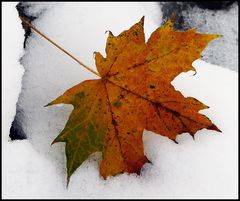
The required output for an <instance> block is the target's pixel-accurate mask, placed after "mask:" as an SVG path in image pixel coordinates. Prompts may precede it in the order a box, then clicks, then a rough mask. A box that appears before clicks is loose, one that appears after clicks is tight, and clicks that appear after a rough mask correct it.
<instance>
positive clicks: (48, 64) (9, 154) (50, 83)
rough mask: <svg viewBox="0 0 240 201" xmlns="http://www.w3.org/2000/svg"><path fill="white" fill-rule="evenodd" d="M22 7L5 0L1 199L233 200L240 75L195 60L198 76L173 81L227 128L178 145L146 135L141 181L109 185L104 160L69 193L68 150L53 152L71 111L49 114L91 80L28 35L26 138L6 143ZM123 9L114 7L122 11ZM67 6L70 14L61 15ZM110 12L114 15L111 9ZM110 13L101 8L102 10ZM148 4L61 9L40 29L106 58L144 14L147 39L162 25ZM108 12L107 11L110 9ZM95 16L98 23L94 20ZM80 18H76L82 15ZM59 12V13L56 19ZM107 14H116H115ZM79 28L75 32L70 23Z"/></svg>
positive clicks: (82, 172)
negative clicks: (112, 37) (110, 39)
mask: <svg viewBox="0 0 240 201" xmlns="http://www.w3.org/2000/svg"><path fill="white" fill-rule="evenodd" d="M15 5H16V3H3V5H2V6H3V9H2V10H3V14H2V16H3V20H2V22H3V36H2V37H3V53H2V54H3V68H2V72H3V75H2V79H3V86H2V91H3V100H2V104H3V107H2V108H3V111H2V126H3V127H2V162H3V164H2V176H3V179H2V192H3V198H237V196H238V194H237V193H238V192H237V189H238V181H237V178H238V172H237V170H238V149H237V148H238V131H237V125H238V115H237V112H238V86H237V79H238V75H237V73H236V72H233V71H230V70H228V69H225V68H222V67H219V66H214V65H211V64H208V63H206V62H203V61H201V60H198V61H196V62H194V64H193V65H194V66H195V67H196V69H197V75H195V76H192V74H193V73H192V72H188V73H184V74H181V75H180V76H178V77H177V78H176V79H175V80H174V81H173V84H174V86H175V87H176V89H178V90H180V91H181V92H182V93H183V94H184V95H185V96H192V97H195V98H197V99H199V100H201V101H202V102H204V103H205V104H206V105H208V106H210V109H207V110H204V111H202V113H204V114H206V115H207V116H208V117H209V118H210V119H211V120H212V121H213V122H214V123H215V124H216V125H217V126H218V127H219V128H220V129H221V130H222V133H216V132H214V131H209V130H205V129H204V130H201V131H199V132H198V133H197V134H196V136H195V141H193V140H192V138H191V136H190V135H187V134H183V135H181V136H179V137H178V139H177V140H178V142H179V144H175V143H173V142H172V141H170V140H168V139H166V138H164V137H161V136H159V135H155V134H154V133H151V132H147V131H145V133H144V137H143V141H144V147H145V154H146V155H147V156H148V158H149V159H150V160H151V161H152V163H153V164H146V165H145V166H144V167H143V169H142V172H141V174H142V175H141V176H140V177H139V176H136V175H134V174H132V175H127V174H122V175H118V176H116V177H112V178H109V179H107V180H103V179H102V178H101V177H100V176H99V173H98V163H99V160H100V158H101V154H95V155H93V156H92V157H90V159H89V160H87V161H86V162H84V164H83V165H82V166H81V167H80V168H78V170H77V171H76V172H75V173H74V175H73V176H72V178H71V182H70V185H69V188H68V189H66V173H65V168H64V167H65V163H66V161H65V156H64V145H63V144H57V145H54V146H52V147H51V146H50V143H51V141H52V140H53V138H55V136H56V135H57V134H58V133H59V130H61V129H62V128H63V126H64V123H65V122H66V120H67V118H68V115H69V112H70V111H71V107H70V106H63V107H51V108H43V107H42V106H43V105H45V104H46V103H48V102H49V101H50V100H52V99H53V98H55V97H57V96H58V95H59V94H61V93H62V92H64V91H65V90H66V89H68V88H69V87H71V86H73V85H75V84H77V83H78V82H80V81H82V80H84V79H91V78H93V77H94V76H92V75H91V74H89V73H88V72H86V71H85V70H84V69H82V68H81V67H80V66H78V65H77V64H76V63H74V61H72V60H71V59H70V58H68V57H67V56H65V55H64V54H63V53H61V52H60V51H59V50H57V49H56V48H54V47H53V46H52V45H50V44H49V43H48V42H46V41H45V40H44V39H42V38H41V37H39V36H38V35H36V34H33V35H32V36H31V37H30V38H29V42H28V44H29V45H27V49H26V52H25V56H24V57H23V64H24V67H25V69H26V71H25V75H24V78H23V79H25V84H26V85H25V86H24V88H23V91H22V98H21V100H20V103H21V104H22V107H23V108H24V109H25V114H26V119H25V120H24V121H25V122H24V125H25V131H27V135H28V140H22V141H10V140H9V137H8V136H9V128H10V125H11V122H12V120H13V118H14V115H15V111H16V102H17V98H18V95H19V93H20V90H21V77H22V75H23V67H22V66H21V65H20V64H19V62H18V60H19V58H20V57H21V56H22V54H23V49H22V43H23V40H24V38H23V34H24V33H23V29H22V28H21V24H20V20H19V19H18V17H17V16H18V14H17V11H16V9H15ZM116 5H117V6H116ZM63 8H64V9H63ZM110 8H111V9H110ZM104 9H105V10H104ZM152 9H153V7H151V5H150V4H149V7H148V9H144V8H143V6H142V4H137V3H128V4H125V3H119V4H114V5H113V4H108V5H105V6H103V5H102V4H96V5H95V6H94V7H93V6H92V5H89V3H85V4H81V6H80V7H78V6H76V5H73V4H71V3H69V4H66V3H65V4H59V5H57V6H55V7H54V9H53V10H52V11H51V12H46V13H45V15H44V16H42V17H41V18H39V19H37V20H36V22H35V25H36V26H37V27H38V28H39V29H40V30H42V31H43V32H44V33H46V34H47V35H49V36H50V37H51V38H52V39H54V40H55V41H56V42H58V43H59V44H61V45H62V46H63V47H64V48H66V49H67V50H69V51H70V52H72V53H73V55H75V56H76V57H77V58H79V59H80V60H82V61H83V62H84V63H86V64H87V65H89V66H92V67H94V60H93V56H92V53H93V51H101V52H104V48H105V42H106V41H105V40H106V37H107V35H106V34H104V32H105V31H106V30H109V29H110V30H111V31H112V32H113V33H114V34H118V33H119V32H120V31H122V30H124V29H127V28H128V27H130V26H131V25H132V24H134V23H135V22H137V21H138V20H139V19H140V18H141V16H142V15H145V19H146V21H145V32H146V36H147V38H148V37H149V35H150V33H151V32H152V31H153V30H154V29H155V28H156V27H157V25H156V23H155V21H154V19H153V20H152V18H151V13H150V11H151V10H152ZM107 10H108V12H106V11H107ZM96 13H97V14H98V17H97V18H96V17H94V18H93V17H90V16H94V14H96ZM80 15H81V16H82V17H81V18H79V17H78V16H80ZM59 16H61V17H59ZM110 16H114V17H112V18H110ZM73 25H74V26H73Z"/></svg>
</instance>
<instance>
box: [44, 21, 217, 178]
mask: <svg viewBox="0 0 240 201" xmlns="http://www.w3.org/2000/svg"><path fill="white" fill-rule="evenodd" d="M143 24H144V18H142V19H141V20H140V21H139V22H138V23H137V24H135V25H134V26H132V27H131V28H130V29H129V30H126V31H124V32H122V33H121V34H120V35H118V36H114V35H113V34H112V33H111V32H109V36H108V39H107V44H106V55H107V56H106V58H104V57H103V56H102V55H101V54H100V53H98V52H95V60H96V66H97V70H98V72H99V74H100V76H101V79H98V80H87V81H84V82H82V83H80V84H78V85H76V86H74V87H73V88H71V89H69V90H67V91H66V92H65V93H64V94H63V95H61V96H60V97H58V98H57V99H55V100H54V101H52V102H51V103H49V104H48V105H53V104H59V103H64V104H72V105H73V106H74V109H73V111H72V113H71V115H70V117H69V120H68V122H67V124H66V126H65V128H64V129H63V131H62V132H61V133H60V134H59V136H58V137H57V138H56V139H55V140H54V141H53V143H56V142H65V143H66V149H65V150H66V157H67V175H68V177H67V178H68V182H69V179H70V177H71V175H72V174H73V172H74V171H75V170H76V169H77V168H78V167H79V166H80V165H81V164H82V163H83V162H84V161H85V160H86V159H87V158H88V157H89V155H91V154H92V153H95V152H102V161H101V164H100V174H101V175H102V176H103V177H104V178H106V177H107V176H110V175H116V174H118V173H123V172H128V173H137V174H140V170H141V168H142V166H143V165H144V164H145V163H146V162H149V160H148V159H147V157H146V156H145V155H144V147H143V142H142V135H143V130H144V129H146V130H149V131H153V132H155V133H157V134H160V135H163V136H166V137H168V138H169V139H171V140H173V141H175V142H176V136H177V135H179V134H181V133H185V132H188V133H190V135H192V136H193V135H194V134H195V133H196V132H197V131H198V130H200V129H203V128H206V129H210V130H215V131H219V132H220V130H219V129H218V128H217V127H216V126H215V125H214V124H213V123H212V122H211V121H210V120H209V119H208V118H207V117H206V116H204V115H202V114H200V113H199V110H202V109H206V108H208V106H206V105H204V104H203V103H201V102H200V101H198V100H196V99H195V98H192V97H184V96H183V95H182V94H181V93H180V92H179V91H176V90H175V89H174V87H173V86H172V85H171V81H172V80H173V79H174V78H175V77H176V76H177V75H179V74H180V73H182V72H186V71H189V70H194V71H195V69H194V68H193V66H192V62H193V61H194V60H196V59H198V58H200V57H201V55H200V53H201V52H202V50H203V49H204V48H205V46H206V45H207V44H208V43H209V42H210V41H211V40H213V39H215V38H217V37H219V36H220V35H213V34H200V33H197V32H196V30H195V29H190V30H187V31H184V32H180V31H175V30H174V29H173V22H172V21H171V20H169V21H167V22H166V23H165V24H164V25H163V26H162V27H160V28H158V29H157V30H155V31H154V32H153V33H152V35H151V37H150V38H149V40H148V41H147V42H146V43H145V36H144V29H143Z"/></svg>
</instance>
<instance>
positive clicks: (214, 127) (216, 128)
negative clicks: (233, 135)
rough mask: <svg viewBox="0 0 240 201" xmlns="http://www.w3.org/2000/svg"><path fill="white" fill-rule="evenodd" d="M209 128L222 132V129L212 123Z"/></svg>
mask: <svg viewBox="0 0 240 201" xmlns="http://www.w3.org/2000/svg"><path fill="white" fill-rule="evenodd" d="M207 129H209V130H214V131H217V132H220V133H222V131H221V130H220V129H219V128H218V127H217V126H216V125H215V124H212V125H211V126H209V127H208V128H207Z"/></svg>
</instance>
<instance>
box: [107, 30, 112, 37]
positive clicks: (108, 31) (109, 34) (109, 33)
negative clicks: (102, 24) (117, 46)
mask: <svg viewBox="0 0 240 201" xmlns="http://www.w3.org/2000/svg"><path fill="white" fill-rule="evenodd" d="M106 33H108V36H113V33H112V32H111V31H110V30H107V31H105V34H106Z"/></svg>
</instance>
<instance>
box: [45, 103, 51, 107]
mask: <svg viewBox="0 0 240 201" xmlns="http://www.w3.org/2000/svg"><path fill="white" fill-rule="evenodd" d="M50 105H52V102H50V103H48V104H46V105H44V106H43V107H48V106H50Z"/></svg>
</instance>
